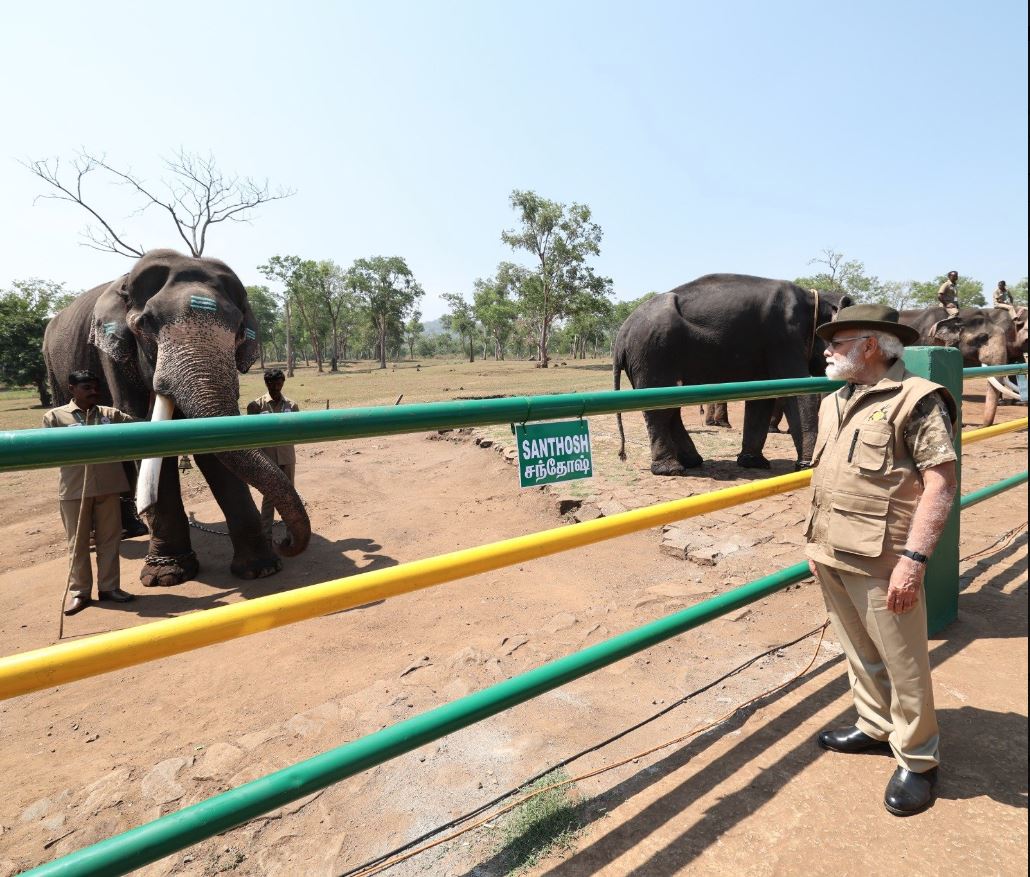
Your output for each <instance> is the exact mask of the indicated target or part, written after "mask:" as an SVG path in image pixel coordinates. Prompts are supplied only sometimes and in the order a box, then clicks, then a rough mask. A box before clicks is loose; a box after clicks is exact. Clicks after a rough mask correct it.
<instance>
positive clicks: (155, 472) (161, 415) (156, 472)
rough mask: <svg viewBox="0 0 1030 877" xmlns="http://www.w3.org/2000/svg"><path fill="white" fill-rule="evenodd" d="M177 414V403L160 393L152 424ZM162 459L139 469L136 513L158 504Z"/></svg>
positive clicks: (157, 459)
mask: <svg viewBox="0 0 1030 877" xmlns="http://www.w3.org/2000/svg"><path fill="white" fill-rule="evenodd" d="M174 413H175V403H174V402H173V401H172V400H171V399H170V398H169V397H168V396H162V395H161V394H160V393H159V394H158V395H157V398H156V399H154V413H153V414H152V415H151V417H150V422H151V423H157V422H158V421H160V420H171V419H172V414H174ZM161 461H162V458H161V457H148V458H147V459H145V460H144V461H143V462H142V463H140V467H139V478H137V479H136V511H137V512H138V513H139V514H143V512H145V511H147V510H148V509H149V508H150V507H151V506H152V505H154V504H155V503H156V502H157V483H158V481H159V480H160V478H161Z"/></svg>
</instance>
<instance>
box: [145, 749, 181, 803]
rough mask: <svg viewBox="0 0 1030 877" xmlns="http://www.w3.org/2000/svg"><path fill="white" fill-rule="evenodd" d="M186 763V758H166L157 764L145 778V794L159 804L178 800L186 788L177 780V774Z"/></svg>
mask: <svg viewBox="0 0 1030 877" xmlns="http://www.w3.org/2000/svg"><path fill="white" fill-rule="evenodd" d="M185 764H186V759H185V758H181V757H179V758H166V759H165V760H164V761H162V762H160V763H159V764H157V765H156V766H155V767H154V768H153V770H151V771H150V773H148V774H147V775H146V776H145V777H144V778H143V783H142V789H143V794H144V795H146V796H147V797H148V798H152V799H153V800H154V802H155V803H157V804H170V803H171V802H172V801H178V800H179V799H180V798H181V797H182V796H183V795H185V794H186V790H185V789H184V788H183V787H182V786H181V785H180V784H179V783H177V782H176V780H175V775H176V774H177V773H178V772H179V771H180V770H182V768H183V767H184V766H185Z"/></svg>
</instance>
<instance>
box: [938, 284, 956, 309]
mask: <svg viewBox="0 0 1030 877" xmlns="http://www.w3.org/2000/svg"><path fill="white" fill-rule="evenodd" d="M937 301H940V302H950V303H951V304H958V289H957V287H956V286H955V284H954V283H952V282H951V281H950V280H945V281H944V283H942V284H941V288H940V289H938V290H937Z"/></svg>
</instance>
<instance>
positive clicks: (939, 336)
mask: <svg viewBox="0 0 1030 877" xmlns="http://www.w3.org/2000/svg"><path fill="white" fill-rule="evenodd" d="M901 322H902V323H905V324H907V325H909V326H912V328H914V329H915V330H916V331H918V332H919V342H918V343H920V344H924V345H930V346H940V347H954V348H956V349H957V350H958V351H959V352H960V353H961V354H962V362H963V364H964V365H965V366H967V367H969V368H975V367H976V366H981V365H1006V364H1008V363H1019V362H1023V361H1024V359H1023V357H1024V356H1025V354H1026V351H1027V330H1026V315H1025V309H1024V311H1023V312H1022V322H1021V323H1020V322H1019V321H1018V319H1017V320H1013V319H1012V316H1011V315H1010V314H1009V312H1008V311H1007V310H1004V309H1001V308H962V309H961V310H960V311H959V312H958V314H957V315H949V314H948V312H947V311H946V310H945V309H944V308H942V307H929V308H923V309H920V310H906V311H902V312H901ZM997 409H998V390H997V389H996V387H995V386H993V385H992V386H988V388H987V396H986V399H985V400H984V412H983V421H982V422H983V425H984V426H990V425H991V424H992V423H994V417H995V414H996V413H997Z"/></svg>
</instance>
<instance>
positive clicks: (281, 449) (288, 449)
mask: <svg viewBox="0 0 1030 877" xmlns="http://www.w3.org/2000/svg"><path fill="white" fill-rule="evenodd" d="M250 405H254V406H256V407H257V408H259V409H260V411H261V413H262V414H288V413H290V412H296V411H300V407H299V406H298V405H297V403H296V402H293V401H292V400H290V399H287V398H286V397H285V396H283V397H282V398H281V399H280V400H279V401H278V402H273V401H272V396H271V394H270V393H265V394H264V395H263V396H258V398H257V399H255V400H254V401H253V402H251V403H250ZM250 405H248V406H247V407H248V408H250ZM264 451H265V453H266V454H268V456H269V457H271V458H272V462H274V463H275V464H276V465H279V466H291V465H294V464H295V463H296V462H297V452H296V450H295V449H294V447H293V445H275V446H273V447H270V448H265V449H264Z"/></svg>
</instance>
